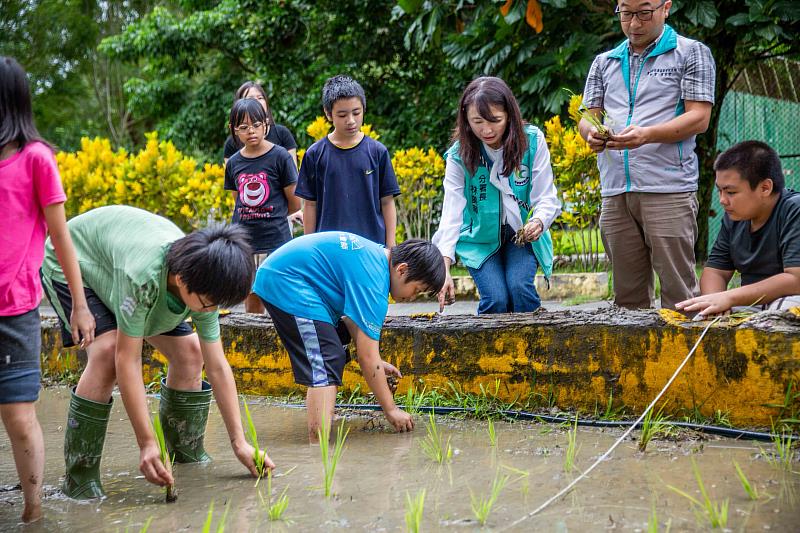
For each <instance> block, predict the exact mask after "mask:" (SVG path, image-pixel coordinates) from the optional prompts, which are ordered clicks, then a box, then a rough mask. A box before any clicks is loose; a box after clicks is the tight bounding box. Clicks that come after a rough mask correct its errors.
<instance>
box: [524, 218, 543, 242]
mask: <svg viewBox="0 0 800 533" xmlns="http://www.w3.org/2000/svg"><path fill="white" fill-rule="evenodd" d="M543 232H544V223H543V222H542V221H541V220H539V219H538V218H532V219H530V220H528V223H527V224H525V225H524V226H523V227H522V238H523V239H524V242H533V241H535V240H538V239H539V237H541V236H542V233H543Z"/></svg>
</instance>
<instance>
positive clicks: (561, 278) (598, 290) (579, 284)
mask: <svg viewBox="0 0 800 533" xmlns="http://www.w3.org/2000/svg"><path fill="white" fill-rule="evenodd" d="M453 283H454V285H455V288H456V297H457V298H459V299H465V300H477V299H478V298H479V297H480V295H479V294H478V289H477V288H476V287H475V282H474V281H473V279H472V278H471V277H470V276H455V277H454V278H453ZM536 290H537V291H538V292H539V296H541V297H542V299H543V300H567V299H569V298H576V297H586V298H590V299H593V300H602V299H603V298H605V297H606V296H607V295H608V273H607V272H579V273H574V274H568V273H565V274H553V275H552V276H551V277H550V286H549V287H548V286H547V282H546V281H545V279H544V276H542V275H541V274H539V275H537V276H536Z"/></svg>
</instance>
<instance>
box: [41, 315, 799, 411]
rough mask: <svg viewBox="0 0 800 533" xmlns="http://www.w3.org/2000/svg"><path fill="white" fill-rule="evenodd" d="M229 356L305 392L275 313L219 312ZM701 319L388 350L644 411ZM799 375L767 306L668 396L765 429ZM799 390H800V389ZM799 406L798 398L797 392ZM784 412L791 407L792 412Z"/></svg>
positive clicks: (439, 326) (534, 328) (533, 391)
mask: <svg viewBox="0 0 800 533" xmlns="http://www.w3.org/2000/svg"><path fill="white" fill-rule="evenodd" d="M221 324H222V332H223V343H224V345H225V350H226V355H227V357H228V360H229V361H230V364H231V366H232V367H233V371H234V374H235V376H236V381H237V385H238V387H239V391H240V392H242V393H247V394H259V395H283V394H287V393H290V392H302V389H301V388H299V387H297V386H296V385H295V384H294V381H293V378H292V373H291V366H290V364H289V359H288V356H287V354H286V352H285V351H284V349H283V347H282V346H281V344H280V342H279V341H278V338H277V335H276V333H275V330H274V328H273V327H272V323H271V322H270V320H269V319H268V318H266V317H260V316H254V315H236V314H232V315H228V316H225V317H223V318H222V319H221ZM54 326H55V324H54V321H52V320H49V321H47V320H46V321H44V322H43V330H44V338H43V348H42V351H43V353H42V356H43V365H44V368H45V371H46V372H49V373H50V374H56V375H58V374H59V373H63V372H64V371H65V370H67V369H69V368H73V369H75V368H77V367H78V366H80V365H81V359H82V358H81V354H78V357H75V356H74V355H69V352H65V351H63V350H62V349H61V348H60V341H59V337H58V335H57V329H56V328H55V327H54ZM701 331H702V325H700V324H692V323H685V322H683V321H682V319H681V318H679V317H676V316H675V315H670V314H669V313H668V312H661V313H659V312H657V311H635V312H634V311H624V310H618V309H605V310H598V311H594V312H579V311H561V312H552V313H548V312H541V313H532V314H516V315H494V316H464V315H461V316H455V315H454V316H447V315H445V316H436V315H420V316H412V317H390V318H388V319H387V321H386V325H385V329H384V331H383V337H382V342H381V348H382V356H383V357H384V359H386V360H388V361H390V362H391V363H393V364H394V365H396V366H397V367H398V368H400V370H401V371H402V373H403V374H404V378H403V379H402V380H401V381H400V385H399V389H398V392H401V393H402V392H403V391H405V390H407V388H408V387H409V385H410V384H411V383H412V381H416V380H417V379H422V380H424V383H425V386H426V387H427V388H428V389H429V390H430V388H431V387H436V386H440V387H446V386H447V383H448V382H452V383H454V384H456V385H457V386H460V387H461V389H462V390H464V391H469V392H479V390H480V386H481V385H483V386H484V388H487V387H489V388H490V389H491V390H494V387H495V380H498V381H499V383H500V388H499V393H498V396H499V397H501V398H502V399H504V400H506V401H514V400H517V401H520V402H522V403H525V401H526V400H528V399H529V398H533V399H534V400H538V403H539V405H551V404H554V405H556V406H558V408H560V409H574V408H580V409H582V410H584V411H588V412H594V411H595V410H596V409H597V410H599V411H603V410H604V409H605V406H606V403H607V401H608V398H609V396H610V395H611V394H612V393H613V399H614V405H615V406H617V407H618V406H625V407H626V408H627V409H628V410H629V411H630V412H632V413H638V412H641V410H642V409H643V408H644V407H645V406H646V405H647V404H648V403H649V402H650V401H651V400H652V398H653V397H655V395H656V394H657V393H658V392H659V391H660V390H661V388H662V387H663V386H664V384H665V383H666V382H667V380H668V379H669V377H670V376H671V375H672V373H673V372H674V370H675V369H676V368H677V367H678V365H679V364H680V362H681V361H682V360H683V358H684V357H685V356H686V354H687V353H688V352H689V350H690V349H691V348H692V346H693V344H694V343H695V341H696V340H697V339H698V337H699V336H700V333H701ZM163 360H164V359H163V356H161V355H160V354H158V353H153V352H152V351H148V352H146V353H145V354H144V357H143V366H144V377H145V382H148V381H151V380H153V379H154V378H155V376H156V375H157V374H158V372H159V371H160V369H161V364H162V362H163ZM792 382H793V383H795V384H797V383H798V382H800V317H798V316H797V315H796V314H792V313H775V312H767V313H761V314H760V315H757V316H756V317H755V318H753V319H751V320H749V321H748V322H746V323H744V324H742V325H739V326H735V327H734V326H731V325H727V326H726V325H721V326H720V325H718V326H715V327H714V328H712V329H711V330H710V331H709V332H708V334H707V335H706V337H705V339H704V340H703V342H702V343H701V345H700V347H699V348H698V350H697V352H696V353H695V355H694V357H693V358H692V360H691V361H690V362H689V364H688V365H687V366H686V368H685V369H684V370H683V372H682V373H681V375H680V376H679V377H678V379H677V380H676V381H675V382H674V383H673V385H672V387H671V388H670V390H669V392H668V393H667V395H666V399H667V400H668V403H667V404H666V408H665V411H666V412H670V413H671V414H672V415H673V416H680V415H682V414H683V415H687V414H693V413H695V412H700V413H702V414H703V415H705V416H712V415H714V413H715V412H716V411H721V412H723V413H726V414H727V415H728V417H729V419H730V421H731V422H732V423H733V424H736V425H756V426H768V425H769V424H770V421H771V420H772V419H776V418H777V417H778V416H781V412H780V409H779V408H778V407H775V406H776V405H781V404H783V403H784V397H785V393H786V390H787V388H788V387H789V384H790V383H792ZM357 383H361V384H362V390H366V384H365V382H364V381H363V378H361V376H360V372H359V370H358V366H357V365H356V364H355V363H351V364H349V365H347V367H346V370H345V376H344V384H345V387H350V388H352V387H354V386H355V385H356V384H357ZM795 390H796V388H795ZM794 408H795V409H798V410H800V404H798V402H797V401H795V405H794ZM783 414H784V415H785V412H784V413H783Z"/></svg>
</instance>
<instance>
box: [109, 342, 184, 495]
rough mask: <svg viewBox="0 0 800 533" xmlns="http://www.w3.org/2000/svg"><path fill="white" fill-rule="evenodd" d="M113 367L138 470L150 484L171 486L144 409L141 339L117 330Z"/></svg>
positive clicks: (145, 408) (169, 477)
mask: <svg viewBox="0 0 800 533" xmlns="http://www.w3.org/2000/svg"><path fill="white" fill-rule="evenodd" d="M115 364H116V368H117V384H118V385H119V393H120V396H121V397H122V403H123V404H124V405H125V411H126V412H127V413H128V419H130V421H131V425H132V426H133V432H134V433H135V434H136V442H137V444H138V445H139V470H140V471H141V472H142V474H144V476H145V477H146V478H147V481H149V482H150V483H155V484H156V485H161V486H164V485H170V484H172V483H174V480H173V478H172V475H171V474H170V473H169V472H168V471H167V469H166V468H165V467H164V464H163V463H162V462H161V451H160V450H159V448H158V444H157V443H156V440H155V437H154V435H153V430H152V428H151V426H150V414H149V412H148V410H147V398H146V397H145V393H144V382H143V381H142V339H141V337H129V336H128V335H125V334H124V333H122V331H120V330H117V351H116V354H115Z"/></svg>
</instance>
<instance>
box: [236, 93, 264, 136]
mask: <svg viewBox="0 0 800 533" xmlns="http://www.w3.org/2000/svg"><path fill="white" fill-rule="evenodd" d="M247 117H250V121H251V122H264V123H266V121H267V114H266V112H265V111H264V108H263V107H261V104H260V103H259V102H258V100H254V99H253V98H245V99H243V100H236V101H235V102H234V103H233V107H232V108H231V116H230V122H229V124H228V126H229V127H230V130H231V137H233V140H234V141H236V145H237V146H238V147H239V148H241V147H242V143H241V142H240V141H239V138H238V137H237V136H236V126H238V125H239V124H242V123H243V122H244V119H245V118H247Z"/></svg>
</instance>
